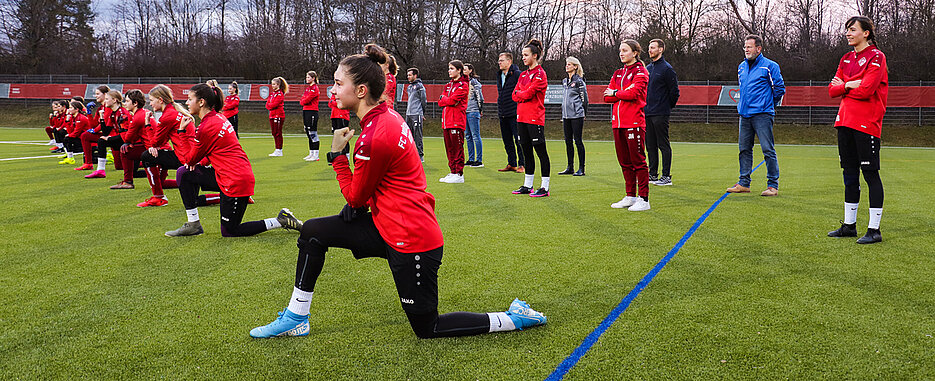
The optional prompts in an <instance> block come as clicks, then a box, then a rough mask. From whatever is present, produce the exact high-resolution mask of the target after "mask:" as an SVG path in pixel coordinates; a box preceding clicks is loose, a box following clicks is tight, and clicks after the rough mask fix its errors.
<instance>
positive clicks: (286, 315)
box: [250, 308, 309, 339]
mask: <svg viewBox="0 0 935 381" xmlns="http://www.w3.org/2000/svg"><path fill="white" fill-rule="evenodd" d="M308 331H309V329H308V315H306V316H301V315H296V314H294V313H292V311H289V309H288V308H286V309H283V310H282V312H280V313H279V317H278V318H276V320H273V322H272V323H269V324H267V325H264V326H262V327H256V328H254V329H251V330H250V337H254V338H257V339H265V338H270V337H280V336H308Z"/></svg>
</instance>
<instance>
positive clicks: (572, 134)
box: [562, 118, 584, 168]
mask: <svg viewBox="0 0 935 381" xmlns="http://www.w3.org/2000/svg"><path fill="white" fill-rule="evenodd" d="M562 127H563V128H564V129H565V154H566V155H567V156H568V168H571V167H574V166H575V146H577V147H578V163H579V164H580V165H581V168H584V141H583V140H582V139H581V131H582V130H583V129H584V118H572V119H563V120H562ZM572 140H574V144H572Z"/></svg>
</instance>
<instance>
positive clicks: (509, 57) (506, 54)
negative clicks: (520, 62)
mask: <svg viewBox="0 0 935 381" xmlns="http://www.w3.org/2000/svg"><path fill="white" fill-rule="evenodd" d="M500 57H506V59H508V60H510V61H512V60H513V53H510V52H503V53H500Z"/></svg>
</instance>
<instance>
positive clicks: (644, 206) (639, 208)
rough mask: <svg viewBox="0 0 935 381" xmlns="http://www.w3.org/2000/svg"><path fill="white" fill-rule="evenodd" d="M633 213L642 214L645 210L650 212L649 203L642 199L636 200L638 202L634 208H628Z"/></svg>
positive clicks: (634, 204)
mask: <svg viewBox="0 0 935 381" xmlns="http://www.w3.org/2000/svg"><path fill="white" fill-rule="evenodd" d="M627 210H629V211H631V212H642V211H644V210H649V201H646V200H643V199H642V198H640V197H637V198H636V202H634V203H633V205H632V206H630V207H629V208H627Z"/></svg>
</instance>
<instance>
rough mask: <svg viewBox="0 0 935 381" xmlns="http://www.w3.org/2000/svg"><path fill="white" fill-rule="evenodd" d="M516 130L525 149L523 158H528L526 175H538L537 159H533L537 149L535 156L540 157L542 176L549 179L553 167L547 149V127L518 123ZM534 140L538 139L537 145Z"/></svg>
mask: <svg viewBox="0 0 935 381" xmlns="http://www.w3.org/2000/svg"><path fill="white" fill-rule="evenodd" d="M516 128H517V130H518V132H519V143H520V145H521V146H522V147H523V156H525V158H526V174H527V175H533V174H535V173H536V158H535V157H533V149H535V151H536V154H535V155H536V156H538V157H539V164H541V165H542V173H541V175H542V177H549V173H550V172H551V171H552V165H551V162H550V161H549V151H547V150H546V149H545V132H544V131H543V130H544V129H545V127H544V126H537V125H535V124H528V123H517V126H516ZM533 139H536V142H535V143H533V141H532V140H533Z"/></svg>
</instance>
